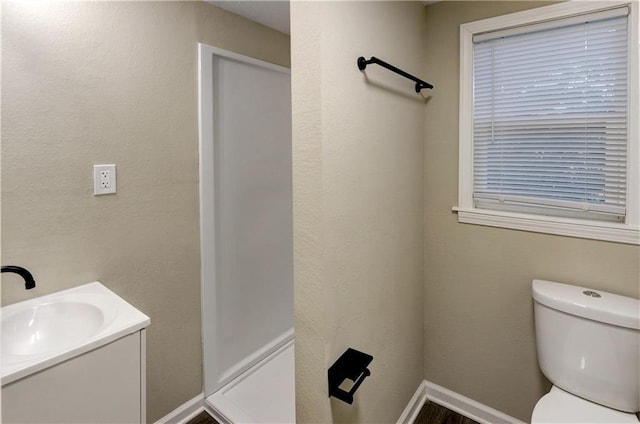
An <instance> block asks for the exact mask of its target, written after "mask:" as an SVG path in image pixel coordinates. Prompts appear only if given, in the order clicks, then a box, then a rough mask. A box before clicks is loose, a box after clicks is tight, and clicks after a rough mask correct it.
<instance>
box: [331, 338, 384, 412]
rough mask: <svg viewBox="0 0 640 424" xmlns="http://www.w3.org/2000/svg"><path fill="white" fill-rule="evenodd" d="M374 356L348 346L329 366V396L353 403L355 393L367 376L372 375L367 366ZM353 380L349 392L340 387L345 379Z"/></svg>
mask: <svg viewBox="0 0 640 424" xmlns="http://www.w3.org/2000/svg"><path fill="white" fill-rule="evenodd" d="M372 360H373V356H371V355H369V354H366V353H363V352H360V351H358V350H355V349H352V348H348V349H347V350H346V351H345V352H344V353H343V354H342V355H341V356H340V357H339V358H338V360H337V361H336V362H334V363H333V365H331V367H330V368H329V372H328V374H329V397H331V396H333V397H335V398H338V399H340V400H341V401H343V402H346V403H348V404H352V403H353V395H354V393H355V392H356V390H358V388H359V387H360V385H361V384H362V382H363V381H364V379H365V378H367V377H368V376H370V375H371V371H369V369H368V368H367V366H368V365H369V364H370V363H371V361H372ZM347 379H349V380H351V381H353V383H354V384H353V386H352V387H351V389H350V390H349V391H348V392H347V391H346V390H343V389H341V388H340V385H341V384H342V383H343V382H344V381H345V380H347Z"/></svg>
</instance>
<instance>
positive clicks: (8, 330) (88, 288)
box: [0, 282, 150, 385]
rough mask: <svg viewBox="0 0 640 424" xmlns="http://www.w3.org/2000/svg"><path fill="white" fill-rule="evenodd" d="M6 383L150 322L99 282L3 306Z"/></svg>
mask: <svg viewBox="0 0 640 424" xmlns="http://www.w3.org/2000/svg"><path fill="white" fill-rule="evenodd" d="M1 312H2V350H1V352H2V354H1V358H0V359H1V367H2V384H3V385H5V384H8V383H10V382H12V381H15V380H17V379H19V378H21V377H24V376H26V375H29V374H31V373H34V372H36V371H40V370H42V369H44V368H47V367H49V366H51V365H54V364H57V363H59V362H62V361H64V360H67V359H69V358H72V357H74V356H77V355H80V354H82V353H85V352H87V351H89V350H92V349H95V348H97V347H99V346H102V345H104V344H107V343H109V342H111V341H114V340H116V339H118V338H120V337H123V336H125V335H128V334H131V333H133V332H135V331H138V330H140V329H141V328H144V327H146V326H147V325H149V322H150V320H149V317H147V316H146V315H144V314H143V313H141V312H140V311H138V310H137V309H135V308H134V307H133V306H131V305H130V304H128V303H127V302H125V301H124V300H123V299H121V298H120V297H118V296H117V295H116V294H115V293H113V292H111V291H110V290H109V289H107V288H106V287H105V286H103V285H102V284H101V283H99V282H94V283H89V284H85V285H82V286H78V287H74V288H72V289H69V290H64V291H61V292H58V293H54V294H51V295H47V296H42V297H39V298H35V299H31V300H27V301H25V302H20V303H15V304H12V305H8V306H5V307H3V308H2V310H1Z"/></svg>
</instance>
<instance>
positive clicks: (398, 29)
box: [291, 2, 425, 423]
mask: <svg viewBox="0 0 640 424" xmlns="http://www.w3.org/2000/svg"><path fill="white" fill-rule="evenodd" d="M424 13H425V12H424V7H423V5H422V4H420V3H419V2H413V3H411V2H323V3H315V2H314V3H312V2H295V3H292V12H291V17H292V33H291V42H292V92H293V145H294V258H295V259H294V261H295V264H294V275H295V278H294V280H295V331H296V395H297V399H296V401H297V403H296V406H297V416H298V422H305V423H306V422H316V423H320V422H321V423H327V422H350V423H356V422H380V423H383V422H385V423H388V422H395V421H396V420H397V419H398V418H399V416H400V414H401V412H402V410H403V409H404V407H405V406H406V405H407V402H408V401H409V399H410V398H411V396H412V395H413V393H414V392H415V390H416V388H417V387H418V385H419V383H420V381H421V380H422V375H423V374H422V370H423V358H422V355H423V343H422V340H423V331H422V327H423V294H422V293H423V281H424V273H423V261H424V260H423V206H422V196H423V141H424V140H423V128H424V126H423V125H424V124H423V120H424V105H425V102H424V99H423V98H422V97H421V96H418V95H416V94H415V92H414V91H413V83H411V82H410V81H407V80H405V79H403V78H400V77H398V76H397V75H395V74H392V73H390V72H388V71H386V70H384V69H383V68H381V67H378V66H371V67H370V68H367V70H366V74H363V73H361V72H360V71H359V70H358V69H357V67H356V59H357V58H358V56H362V55H366V56H367V57H369V56H371V55H376V56H378V57H380V58H382V59H385V60H388V61H390V62H391V63H393V64H396V65H397V66H399V67H401V68H406V69H407V70H410V71H413V72H417V73H422V71H423V63H424V58H423V51H424V43H425V38H424V30H425V16H424ZM348 347H353V348H356V349H358V350H362V351H364V352H367V353H370V354H372V355H373V357H374V359H373V362H372V364H371V366H370V370H371V372H372V375H371V377H370V378H369V379H367V380H365V382H364V384H363V385H362V386H361V388H360V389H359V391H358V392H357V393H356V396H355V401H354V403H353V405H347V404H345V403H343V402H341V401H339V400H336V399H334V398H332V399H331V400H329V399H328V398H327V374H326V372H327V368H328V367H329V366H330V365H331V364H332V363H333V361H335V360H336V359H337V358H338V356H339V355H340V354H342V352H344V350H346V348H348Z"/></svg>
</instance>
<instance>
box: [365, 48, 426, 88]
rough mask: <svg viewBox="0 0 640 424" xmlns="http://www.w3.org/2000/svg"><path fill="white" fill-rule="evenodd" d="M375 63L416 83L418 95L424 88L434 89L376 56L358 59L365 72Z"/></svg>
mask: <svg viewBox="0 0 640 424" xmlns="http://www.w3.org/2000/svg"><path fill="white" fill-rule="evenodd" d="M370 63H375V64H376V65H380V66H382V67H383V68H387V69H388V70H390V71H392V72H395V73H396V74H399V75H402V76H403V77H405V78H407V79H410V80H411V81H414V82H415V83H416V93H419V92H420V90H422V89H423V88H433V85H431V84H429V83H428V82H426V81H423V80H421V79H420V78H417V77H414V76H413V75H411V74H409V73H407V72H405V71H403V70H402V69H398V68H396V67H395V66H393V65H390V64H388V63H387V62H385V61H384V60H380V59H378V58H377V57H375V56H371V59H369V60H366V59H365V58H364V57H362V56H360V57H359V58H358V69H360V70H361V71H364V70H365V68H366V67H367V65H368V64H370Z"/></svg>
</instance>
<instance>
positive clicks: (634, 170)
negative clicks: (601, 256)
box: [453, 0, 640, 245]
mask: <svg viewBox="0 0 640 424" xmlns="http://www.w3.org/2000/svg"><path fill="white" fill-rule="evenodd" d="M621 6H628V7H629V9H630V10H629V25H628V27H629V35H628V37H629V61H628V63H629V84H628V90H629V92H628V97H627V98H628V102H629V103H628V107H629V115H628V116H629V120H628V143H627V211H626V219H625V222H624V223H615V222H606V221H596V220H589V219H578V218H563V217H554V216H546V215H536V214H530V213H520V212H506V211H498V210H490V209H478V208H476V207H475V206H474V201H473V174H474V173H473V36H474V35H476V34H480V33H484V32H489V31H498V30H503V29H507V28H511V27H517V26H523V25H530V24H535V23H542V22H548V21H553V20H558V19H564V18H569V17H572V16H577V15H582V14H586V13H592V12H598V11H602V10H607V9H613V8H616V7H621ZM638 6H639V5H638V4H637V2H634V1H630V0H626V1H595V2H591V1H589V2H586V1H567V2H564V3H559V4H554V5H551V6H544V7H539V8H535V9H530V10H526V11H523V12H517V13H512V14H508V15H503V16H497V17H493V18H489V19H483V20H480V21H475V22H469V23H465V24H462V25H460V109H459V113H460V115H459V168H458V206H455V207H453V210H454V211H456V212H457V213H458V222H460V223H467V224H478V225H486V226H491V227H501V228H509V229H515V230H523V231H532V232H538V233H547V234H556V235H562V236H569V237H579V238H587V239H595V240H604V241H612V242H618V243H627V244H635V245H640V193H639V191H640V183H639V179H640V171H639V168H640V141H639V138H640V129H639V121H640V106H639V104H638V103H639V97H640V96H639V92H640V76H639V75H640V71H639V68H640V41H639V34H638V32H639V29H638V26H639V21H640V20H639V18H638V15H639V13H640V11H639V9H640V7H638Z"/></svg>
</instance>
